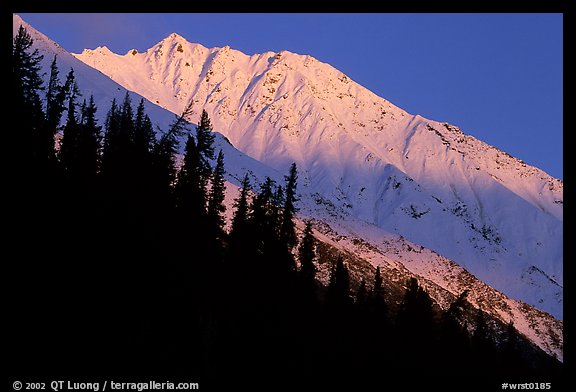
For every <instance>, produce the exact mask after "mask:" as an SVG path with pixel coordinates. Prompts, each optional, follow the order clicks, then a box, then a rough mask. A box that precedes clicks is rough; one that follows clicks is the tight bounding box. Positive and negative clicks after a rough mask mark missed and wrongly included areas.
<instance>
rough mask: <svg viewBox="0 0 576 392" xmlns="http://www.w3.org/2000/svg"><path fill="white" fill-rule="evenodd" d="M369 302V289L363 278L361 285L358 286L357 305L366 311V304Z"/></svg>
mask: <svg viewBox="0 0 576 392" xmlns="http://www.w3.org/2000/svg"><path fill="white" fill-rule="evenodd" d="M367 302H368V288H367V287H366V279H364V278H362V279H361V280H360V284H359V285H358V290H356V298H355V303H356V305H357V306H358V307H359V308H360V309H362V310H364V308H365V306H366V303H367Z"/></svg>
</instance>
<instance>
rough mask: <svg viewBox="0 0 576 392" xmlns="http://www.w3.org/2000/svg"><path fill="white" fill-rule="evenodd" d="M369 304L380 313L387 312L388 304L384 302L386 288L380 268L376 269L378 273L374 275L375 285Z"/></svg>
mask: <svg viewBox="0 0 576 392" xmlns="http://www.w3.org/2000/svg"><path fill="white" fill-rule="evenodd" d="M369 302H370V306H371V307H373V308H374V309H376V310H377V311H378V312H384V311H386V309H385V307H386V304H385V302H384V286H383V280H382V275H381V274H380V267H376V272H375V273H374V285H373V286H372V290H371V292H370V296H369Z"/></svg>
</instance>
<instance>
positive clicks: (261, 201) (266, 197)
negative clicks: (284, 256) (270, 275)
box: [251, 177, 277, 255]
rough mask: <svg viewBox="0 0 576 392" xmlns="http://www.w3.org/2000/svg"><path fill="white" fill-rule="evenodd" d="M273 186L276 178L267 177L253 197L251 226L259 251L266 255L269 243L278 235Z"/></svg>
mask: <svg viewBox="0 0 576 392" xmlns="http://www.w3.org/2000/svg"><path fill="white" fill-rule="evenodd" d="M273 188H274V180H272V179H271V178H270V177H266V178H265V180H264V182H263V183H262V185H261V186H260V191H259V192H258V194H257V195H256V197H254V198H253V199H252V207H251V210H252V216H251V226H252V228H253V230H254V236H255V238H256V239H257V242H258V243H257V251H258V253H260V254H261V255H266V251H267V245H268V244H269V243H270V242H273V241H274V239H275V238H276V236H277V230H276V220H275V217H276V216H277V214H276V211H277V207H276V206H275V205H274V203H273V198H274V189H273Z"/></svg>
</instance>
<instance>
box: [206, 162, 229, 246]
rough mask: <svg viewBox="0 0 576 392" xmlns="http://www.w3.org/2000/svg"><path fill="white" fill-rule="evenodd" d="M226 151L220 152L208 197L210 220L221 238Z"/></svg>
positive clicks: (216, 233)
mask: <svg viewBox="0 0 576 392" xmlns="http://www.w3.org/2000/svg"><path fill="white" fill-rule="evenodd" d="M224 173H225V169H224V153H223V152H222V150H220V152H219V153H218V158H217V160H216V167H215V168H214V173H213V175H212V188H211V189H210V194H209V197H208V211H207V213H208V222H209V225H210V226H211V227H212V231H213V233H214V236H215V237H216V238H219V239H220V238H221V237H222V234H223V233H224V216H223V214H224V212H225V211H226V206H225V205H224V197H225V192H226V186H225V184H224Z"/></svg>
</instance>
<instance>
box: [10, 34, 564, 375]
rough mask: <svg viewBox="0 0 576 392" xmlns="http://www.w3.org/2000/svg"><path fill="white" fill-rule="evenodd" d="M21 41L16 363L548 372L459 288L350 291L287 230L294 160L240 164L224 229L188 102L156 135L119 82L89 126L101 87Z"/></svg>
mask: <svg viewBox="0 0 576 392" xmlns="http://www.w3.org/2000/svg"><path fill="white" fill-rule="evenodd" d="M32 45H33V40H32V38H31V37H30V35H29V34H28V33H27V31H26V29H25V28H23V27H20V29H19V31H18V34H17V35H16V37H15V38H14V40H13V53H12V54H13V56H12V84H13V85H12V89H13V90H12V98H13V99H12V105H13V111H14V112H13V115H14V116H15V118H16V119H17V125H16V127H15V129H14V130H13V132H14V133H15V134H16V135H15V137H16V138H17V144H15V146H17V147H18V152H19V155H18V158H17V160H15V161H14V164H15V166H16V168H15V169H14V171H15V173H16V182H15V187H16V188H18V189H19V191H20V192H19V195H20V197H19V199H20V200H19V203H17V204H16V205H15V206H16V209H17V211H18V215H19V223H18V224H16V225H15V226H14V230H15V231H17V232H18V233H20V234H21V236H20V239H19V242H18V246H19V247H20V248H21V250H20V254H19V257H18V260H15V261H14V263H16V264H22V274H21V276H22V280H19V281H18V284H19V289H18V290H17V291H16V292H15V294H14V295H15V296H17V298H18V303H19V304H21V309H20V311H19V312H18V315H17V318H18V319H19V321H20V324H19V325H20V331H19V332H20V333H21V334H22V336H26V342H27V343H26V349H25V350H21V352H20V354H19V355H17V356H16V358H15V360H14V366H25V367H26V368H27V369H36V370H39V369H43V370H47V369H52V365H54V367H56V368H62V367H63V369H68V370H69V371H70V372H72V373H77V374H80V373H83V374H86V373H88V374H99V373H102V372H124V373H132V372H135V373H136V374H157V373H160V374H188V375H191V376H195V377H198V378H199V380H201V381H202V380H205V381H206V382H207V383H208V384H213V385H219V383H220V384H224V383H226V382H229V381H230V379H227V378H226V376H225V375H228V376H230V375H233V376H234V377H237V378H238V377H246V379H247V381H249V380H252V381H253V382H264V380H284V382H286V383H289V382H290V380H292V381H294V380H303V379H306V380H315V381H317V382H319V383H321V384H322V385H325V383H328V382H334V383H335V384H338V383H339V382H344V381H346V380H348V381H350V380H354V382H355V383H357V382H361V381H362V380H367V379H370V380H377V379H380V378H381V377H382V378H389V377H395V376H396V375H395V373H394V372H395V370H398V369H414V371H416V372H419V373H420V374H427V375H434V374H444V373H446V372H450V373H452V374H455V375H458V374H460V375H468V376H472V375H475V374H477V372H478V369H482V371H485V372H489V373H490V372H492V373H498V374H503V375H509V374H524V373H525V372H527V371H530V372H534V371H536V370H541V371H542V374H544V375H548V374H556V373H555V372H557V371H558V365H557V363H556V362H555V361H553V360H551V359H550V360H549V359H547V358H546V357H545V356H538V357H537V358H536V359H534V358H532V360H531V359H530V357H527V355H526V353H527V352H529V353H532V351H530V349H529V348H528V347H529V345H528V344H527V343H526V342H525V340H524V339H523V338H522V336H521V335H520V334H519V333H518V332H517V331H516V329H515V328H514V326H513V325H512V324H510V325H508V326H506V328H505V332H504V333H502V334H500V335H496V334H494V333H493V332H491V331H492V328H491V326H490V325H491V324H490V323H489V320H487V319H486V316H485V314H484V313H483V312H482V311H477V310H474V309H473V307H472V306H471V305H470V303H469V302H468V301H467V299H466V293H463V294H462V295H461V296H459V297H458V298H457V299H456V300H455V301H454V302H453V303H452V305H451V306H450V307H449V309H447V310H445V311H441V310H440V309H439V308H438V307H437V306H436V305H435V304H434V302H433V301H432V299H431V298H430V296H429V295H428V293H427V292H426V291H425V290H424V289H423V288H422V286H421V285H420V284H419V283H418V281H417V280H416V279H410V280H409V281H408V282H405V283H403V284H401V285H402V286H403V290H404V294H403V296H402V297H401V298H392V297H391V296H390V295H389V294H390V293H389V292H387V291H386V289H385V282H384V280H383V276H382V274H381V271H380V268H376V269H375V271H374V275H373V278H372V279H371V280H370V281H368V282H367V281H365V280H362V281H361V282H359V284H358V285H357V288H355V289H353V286H354V285H353V282H352V280H351V276H350V271H349V269H348V265H347V263H346V262H345V261H344V258H343V257H342V255H341V256H339V257H337V258H336V259H334V260H322V259H321V258H322V256H321V255H320V254H319V252H318V240H317V239H316V238H315V237H314V234H313V228H312V223H311V222H306V223H305V226H304V227H303V229H302V230H299V229H297V225H296V213H297V207H296V206H297V202H298V194H297V181H298V169H297V166H296V164H292V165H291V166H290V167H289V168H288V171H287V174H286V176H285V178H284V182H283V183H282V184H278V183H276V182H275V181H274V180H272V179H271V178H269V177H267V178H266V179H265V180H264V181H263V182H262V183H261V184H252V183H251V181H250V176H249V173H246V175H245V177H244V178H243V180H242V183H241V187H240V189H239V195H238V197H237V198H236V199H235V201H234V204H233V209H234V211H233V214H232V220H231V222H230V224H229V225H227V224H226V219H225V212H226V208H227V207H226V203H225V195H226V185H225V165H224V163H225V157H224V154H223V152H222V150H220V151H218V153H216V151H215V136H214V134H213V132H212V131H213V129H212V124H211V120H210V118H209V116H208V114H207V112H206V111H203V112H202V114H201V116H200V119H199V121H198V124H197V126H196V127H195V130H194V131H192V130H191V129H190V128H189V127H190V125H189V121H190V120H191V119H190V117H191V114H192V107H191V106H188V107H187V108H186V109H185V110H184V112H183V113H182V114H181V115H179V116H177V117H176V118H175V120H174V122H173V123H172V124H171V126H170V127H169V129H167V130H161V129H154V125H153V124H152V121H151V119H150V118H149V116H148V115H147V113H146V110H145V105H144V100H140V101H139V102H138V104H137V105H136V107H134V105H133V103H132V101H131V97H130V95H129V94H128V93H127V94H126V95H125V97H124V99H123V100H122V102H117V101H116V100H115V99H114V100H112V102H111V104H110V108H109V109H108V112H107V115H106V119H105V122H104V124H99V121H98V119H97V116H96V113H97V111H98V110H99V108H97V107H96V105H95V103H94V98H93V97H92V96H90V97H88V98H87V99H86V97H82V94H81V92H80V89H79V88H78V86H77V83H76V78H75V75H74V71H73V70H70V71H69V72H68V74H67V75H66V78H65V81H64V82H63V83H62V82H61V79H60V77H59V69H58V65H57V58H56V57H54V59H53V61H52V63H51V67H50V74H49V76H48V82H47V84H46V86H44V83H43V75H42V74H41V66H40V62H41V61H42V56H41V55H40V54H39V52H38V51H37V50H34V49H33V46H32ZM42 91H44V92H45V93H44V94H43V96H44V98H41V96H42V94H41V92H42ZM180 140H184V141H185V146H184V155H183V156H182V158H181V162H180V163H178V159H177V152H178V147H179V142H180ZM326 261H328V262H329V263H330V265H332V267H331V271H330V277H329V282H327V284H322V283H321V281H320V279H319V277H318V276H317V275H318V266H319V265H320V263H321V262H326ZM471 312H472V313H474V312H475V314H477V316H476V319H475V321H474V323H473V324H470V323H469V322H468V321H466V320H468V319H469V318H468V319H466V318H465V317H464V315H465V314H470V313H471ZM30 353H33V355H30ZM542 366H544V367H542ZM338 377H340V378H338Z"/></svg>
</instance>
